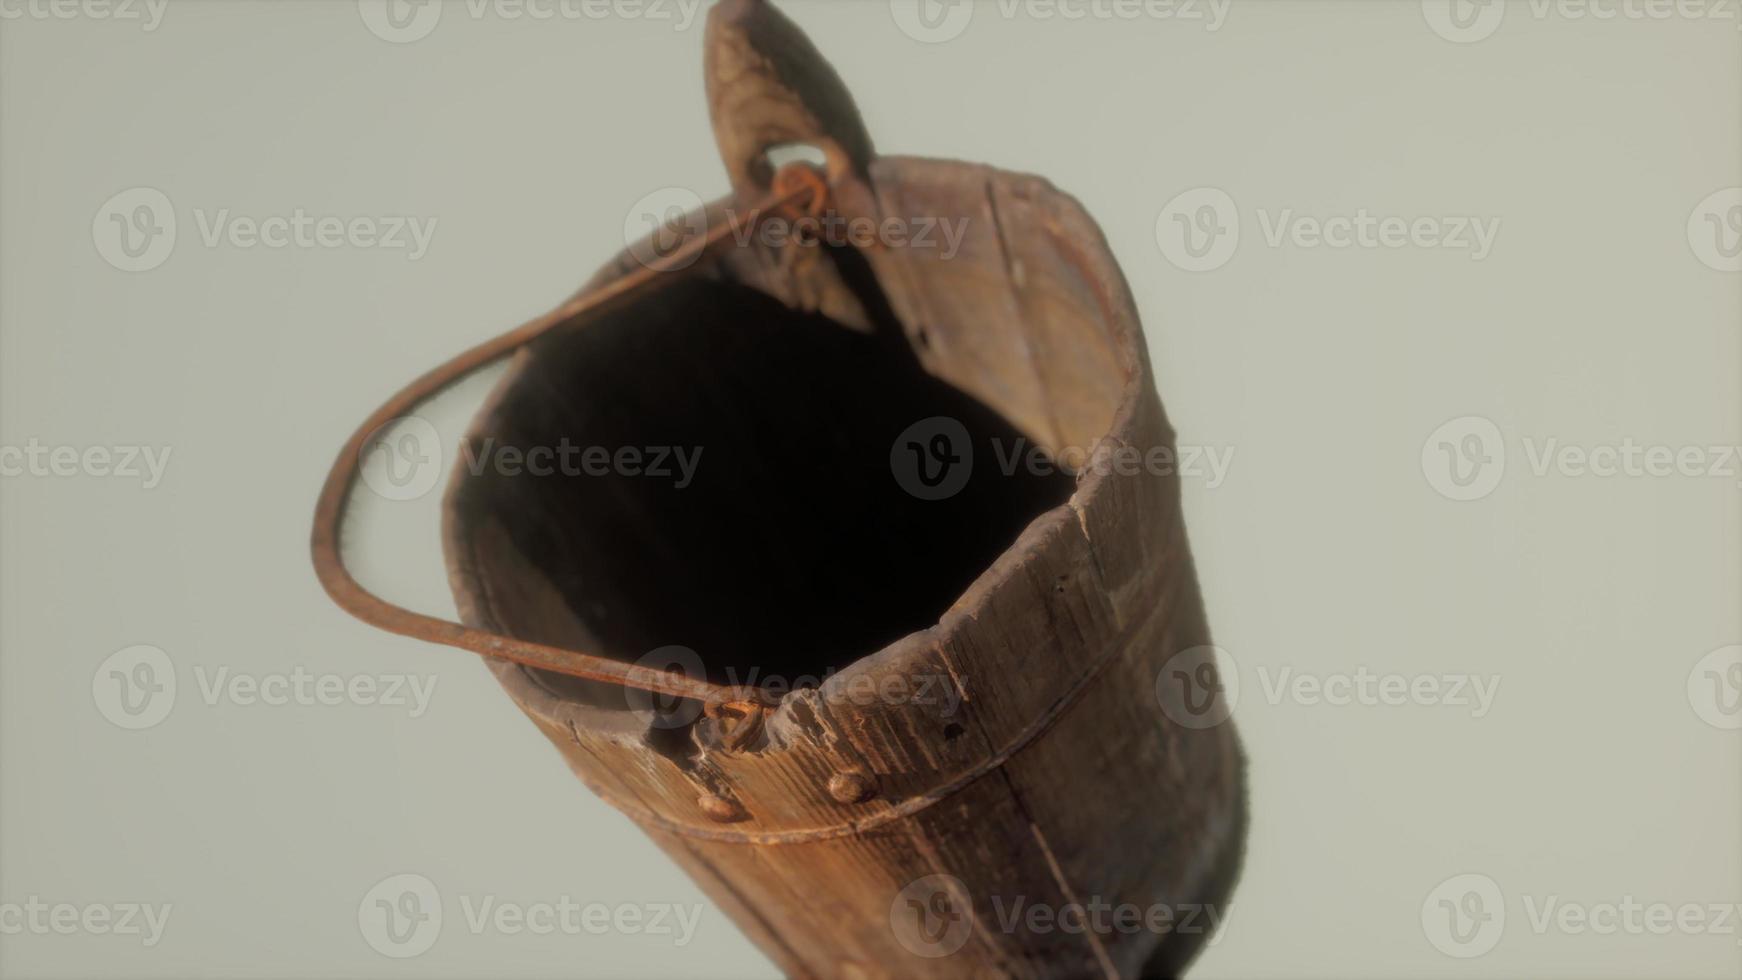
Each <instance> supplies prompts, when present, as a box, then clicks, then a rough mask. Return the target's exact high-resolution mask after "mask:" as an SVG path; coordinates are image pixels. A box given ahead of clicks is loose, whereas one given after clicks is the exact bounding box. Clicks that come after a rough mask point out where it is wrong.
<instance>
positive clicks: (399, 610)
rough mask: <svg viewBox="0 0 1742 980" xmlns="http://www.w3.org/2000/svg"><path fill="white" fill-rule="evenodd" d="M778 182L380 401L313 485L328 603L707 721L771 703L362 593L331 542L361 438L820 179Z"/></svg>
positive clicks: (336, 538) (745, 691)
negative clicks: (687, 701) (658, 252)
mask: <svg viewBox="0 0 1742 980" xmlns="http://www.w3.org/2000/svg"><path fill="white" fill-rule="evenodd" d="M782 177H783V179H782V180H781V181H780V182H779V183H780V184H781V185H782V187H783V191H781V192H776V193H773V194H770V195H767V196H766V197H761V198H760V199H759V200H758V202H757V203H756V204H755V205H754V206H753V207H751V208H749V209H748V210H747V211H746V212H744V213H743V214H734V215H732V216H731V217H730V220H728V221H727V222H725V223H722V224H720V225H719V226H718V227H714V228H711V229H709V230H708V232H707V233H706V234H704V235H700V236H698V237H696V238H693V239H691V240H690V241H688V242H686V243H684V244H683V245H682V246H681V247H679V248H678V249H676V250H675V251H673V252H672V253H671V254H669V255H667V256H665V257H664V258H663V259H661V260H660V261H658V262H656V263H651V264H647V265H644V266H642V267H640V268H638V269H635V270H634V271H632V272H629V273H627V274H625V275H623V276H622V277H620V278H618V279H615V280H613V281H611V282H610V283H607V284H605V285H603V286H601V287H599V288H597V289H593V290H589V291H587V292H585V293H582V294H581V295H579V296H576V297H575V298H574V299H572V300H569V301H568V302H567V303H564V304H563V305H562V306H559V307H557V308H556V309H554V310H552V311H551V312H549V313H546V314H545V315H544V316H541V317H539V318H538V319H536V320H533V321H532V322H530V323H527V324H525V325H523V326H520V327H517V328H516V329H514V330H511V331H509V332H508V333H505V334H502V335H501V336H499V337H496V338H495V339H493V340H487V341H485V342H484V343H482V344H479V345H478V346H476V347H473V348H472V349H471V350H468V351H466V352H464V353H462V354H460V355H459V356H458V357H455V358H453V359H452V360H450V361H448V362H447V363H446V364H443V365H441V366H440V367H438V368H435V369H434V370H432V371H429V372H428V373H426V374H424V375H423V376H422V377H419V378H418V379H417V380H415V381H413V382H411V383H410V384H408V385H406V386H405V387H404V388H402V389H400V390H399V391H398V392H397V393H396V394H394V395H393V397H391V398H389V399H388V400H387V403H386V404H384V405H382V406H381V407H380V408H378V409H376V410H375V412H374V413H373V414H372V415H370V416H369V417H368V418H367V419H365V420H364V421H363V424H362V425H360V426H358V427H357V431H356V432H354V433H352V435H351V438H350V439H349V440H347V441H346V443H345V447H344V448H343V449H341V450H340V451H339V457H338V459H336V460H335V461H334V462H333V466H332V469H331V470H329V471H328V472H327V479H326V483H325V484H324V485H323V486H322V487H321V495H320V501H319V503H318V504H317V505H316V507H315V520H314V532H313V534H312V536H311V538H310V548H311V550H312V552H313V556H314V565H315V574H316V575H318V576H319V577H320V580H321V585H322V586H323V587H324V588H325V589H326V590H327V594H328V595H330V596H332V598H333V601H334V602H336V603H338V604H339V606H340V607H342V608H343V609H344V610H345V611H346V612H349V613H350V614H351V615H353V616H355V617H357V618H358V619H361V620H362V621H363V622H365V623H368V624H370V625H371V626H376V627H379V628H381V629H384V630H386V631H388V632H390V633H397V634H399V635H401V636H408V637H411V638H413V639H418V640H427V641H429V642H432V643H440V644H444V645H446V646H451V647H458V648H460V649H462V650H470V651H472V652H473V653H478V654H482V655H483V656H486V657H495V658H497V659H500V660H509V661H513V662H514V663H518V664H524V665H526V666H528V667H536V668H538V669H540V670H549V671H554V672H556V673H559V674H567V675H569V676H571V677H580V678H584V679H586V680H590V681H600V682H603V683H606V684H615V685H618V686H620V687H628V688H636V689H639V690H643V691H652V692H654V693H657V694H665V695H670V696H673V697H680V698H692V699H694V700H697V701H700V702H702V703H703V704H704V705H706V706H707V708H708V711H709V714H710V715H715V716H717V712H718V711H720V710H721V709H730V710H731V711H733V712H736V713H743V712H746V711H749V712H751V713H755V710H756V709H759V708H762V707H768V706H772V705H773V704H775V703H778V699H777V698H776V697H775V696H774V695H772V694H770V693H768V692H766V691H763V690H762V689H760V688H754V687H727V686H724V685H720V684H714V683H711V682H709V681H705V680H698V679H695V678H691V677H687V676H685V675H682V674H673V673H669V672H666V671H662V670H653V669H651V668H648V667H641V666H637V665H635V664H627V663H623V662H622V661H619V660H612V659H609V658H607V657H602V656H599V655H598V654H594V653H585V652H582V651H579V650H566V649H563V648H561V647H553V646H546V645H544V644H540V643H530V642H527V641H525V640H519V639H515V638H514V637H511V636H503V635H501V634H498V633H492V632H489V631H487V630H480V629H475V628H473V627H470V626H466V625H465V624H463V623H456V622H453V621H451V620H446V619H441V618H439V617H436V616H427V615H424V614H422V613H418V612H413V611H412V610H410V609H406V608H404V607H403V606H398V605H394V604H393V603H391V602H388V601H387V600H385V599H383V598H381V597H380V596H378V595H376V594H374V593H373V592H370V591H369V590H368V589H366V588H364V587H363V586H362V584H360V583H359V582H358V581H357V580H356V578H355V577H353V576H352V575H351V572H350V569H348V568H347V567H346V566H345V558H344V554H343V552H342V550H341V548H340V541H341V535H342V534H343V532H344V528H345V517H346V515H347V512H348V506H347V505H348V503H349V500H350V496H351V492H352V490H353V488H354V487H355V486H356V483H357V478H358V475H359V474H360V472H361V469H362V457H363V453H364V451H365V449H366V448H367V443H368V441H369V438H370V436H372V435H373V434H374V433H375V432H376V431H377V430H379V429H381V428H382V427H383V426H385V425H387V424H389V423H391V422H393V421H395V420H396V419H399V418H401V417H403V416H405V415H408V414H410V413H411V412H412V411H414V410H415V409H416V408H417V407H418V406H419V405H421V404H423V403H424V402H426V401H428V400H429V399H431V398H433V397H435V396H436V395H438V394H440V393H441V392H442V391H444V390H446V389H447V388H448V387H449V386H451V385H453V384H454V383H455V382H457V381H460V380H461V379H463V378H465V377H467V376H468V375H470V374H472V373H473V372H475V371H477V370H479V369H481V368H483V367H485V366H487V365H489V364H492V363H494V362H496V361H498V360H500V359H501V358H503V357H506V356H507V355H509V354H512V353H514V352H515V351H517V350H519V349H520V348H521V347H523V346H525V345H526V344H528V343H531V342H532V341H533V340H535V339H537V338H538V337H540V336H542V335H543V334H544V333H545V332H547V331H549V330H552V329H555V328H557V327H562V326H569V327H576V326H580V325H581V324H583V323H584V322H585V321H587V320H590V319H592V318H594V317H598V316H601V315H603V314H605V313H607V312H609V311H610V310H611V309H613V308H615V307H617V306H620V305H621V304H622V303H624V302H626V301H628V300H629V299H632V298H634V297H635V296H637V295H639V294H641V293H643V292H645V291H647V290H648V289H649V288H650V286H651V285H652V284H654V283H656V282H658V281H659V278H660V277H661V276H664V275H682V274H684V270H685V269H686V268H688V267H690V266H692V265H693V264H694V263H695V259H696V258H697V257H698V256H699V255H701V254H702V253H704V252H706V251H707V250H709V249H711V248H713V247H714V246H715V245H717V244H718V243H719V242H721V241H724V240H726V239H727V238H728V237H730V236H735V235H741V234H742V233H743V229H744V228H745V227H746V226H749V227H752V228H753V227H754V226H755V225H756V224H757V223H759V222H760V221H761V220H762V219H763V218H764V217H766V216H768V215H769V214H772V213H775V212H777V211H781V210H784V209H786V208H789V207H792V206H794V205H797V204H800V203H801V202H802V203H808V204H810V205H813V206H814V205H815V204H816V199H817V195H818V194H819V190H818V187H819V185H820V181H815V180H809V181H807V180H793V179H789V178H786V177H785V175H784V174H783V175H782ZM807 199H809V200H808V202H807Z"/></svg>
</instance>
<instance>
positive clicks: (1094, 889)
mask: <svg viewBox="0 0 1742 980" xmlns="http://www.w3.org/2000/svg"><path fill="white" fill-rule="evenodd" d="M864 187H865V189H866V190H867V191H868V192H869V194H868V197H867V200H868V201H869V202H870V203H869V204H862V206H861V209H860V210H859V211H858V214H859V216H861V217H867V216H868V217H871V218H874V219H875V220H876V222H877V223H878V230H877V232H876V233H875V236H874V237H875V240H874V241H872V242H871V243H869V244H865V245H864V246H863V247H861V246H860V244H859V243H854V244H846V245H843V244H841V243H839V242H831V241H829V240H827V239H828V238H829V236H830V235H831V234H833V233H831V232H828V231H826V230H825V233H824V238H825V241H823V242H821V243H818V242H817V241H815V240H814V239H815V236H814V235H813V236H806V235H793V236H789V237H787V238H786V239H785V240H777V239H778V238H779V236H764V235H753V236H750V237H749V238H748V240H745V241H741V242H735V243H732V244H731V245H730V247H726V248H724V249H721V250H719V251H717V252H715V253H712V254H710V255H707V256H705V257H703V258H702V259H701V260H700V262H699V263H698V265H697V266H696V267H694V268H691V269H688V270H685V271H684V272H683V273H682V274H673V275H672V276H671V279H670V282H669V283H668V284H661V285H660V286H659V287H657V288H655V289H653V290H651V291H648V292H646V293H644V294H641V295H639V296H638V297H637V298H634V299H632V300H630V301H627V302H625V303H622V304H619V305H618V306H617V307H615V308H614V309H613V310H612V311H611V313H610V315H609V316H608V317H606V318H605V319H604V320H602V321H601V322H596V323H592V324H590V325H588V326H587V327H585V328H584V329H582V330H577V331H573V332H570V333H564V334H553V335H551V336H547V337H544V338H541V339H540V340H539V341H538V342H535V343H534V344H532V345H531V346H529V347H527V348H525V349H524V350H522V351H521V352H520V353H519V354H517V355H516V356H515V360H514V362H513V364H512V365H511V367H510V370H509V372H508V374H507V376H506V377H504V378H503V380H502V381H501V382H500V383H499V385H498V387H497V388H496V390H495V391H494V392H493V394H492V395H491V397H490V399H489V402H488V403H487V405H486V406H485V408H484V409H483V410H482V411H481V412H480V413H479V415H478V416H477V417H476V419H475V420H474V422H473V424H472V427H471V430H470V432H469V433H468V436H467V439H468V441H469V444H470V447H471V450H470V454H471V456H472V458H473V459H477V458H485V459H493V458H500V456H499V454H500V451H501V449H502V448H503V447H512V448H513V449H515V450H517V451H518V453H519V454H520V455H519V456H517V458H524V459H527V460H530V459H531V458H532V454H531V452H530V451H531V450H533V449H535V448H539V447H546V448H547V449H548V452H547V453H546V455H545V456H543V457H541V458H544V459H547V460H550V461H551V465H549V466H547V467H546V472H544V473H543V474H542V475H539V474H533V473H531V472H530V471H529V470H528V469H527V468H525V467H521V468H518V469H515V470H514V471H512V472H510V470H509V469H508V468H503V467H493V466H486V467H483V468H482V469H479V470H478V471H477V472H474V471H473V468H472V467H466V466H462V467H461V468H459V469H458V470H456V471H455V473H454V476H453V478H452V481H451V483H450V486H449V490H448V495H447V498H446V501H445V518H444V520H445V527H444V536H445V547H446V552H447V556H448V563H449V571H450V577H451V580H452V586H453V591H454V595H455V597H456V599H457V601H458V604H459V607H460V610H461V617H462V619H463V620H464V621H465V622H466V623H467V624H468V625H471V626H474V627H478V628H481V629H486V630H489V631H492V632H496V633H501V634H505V635H507V636H511V637H515V638H518V639H522V640H529V641H533V642H537V643H542V644H548V645H551V646H556V647H563V648H567V649H588V650H598V651H602V652H603V653H605V654H606V655H607V656H610V657H613V658H617V659H621V660H625V661H640V662H642V663H644V664H649V665H652V666H655V667H660V668H668V667H669V668H671V669H681V670H683V671H685V672H688V673H695V674H699V675H701V676H705V677H706V678H708V679H710V680H713V681H716V682H719V683H727V684H734V685H747V686H752V687H755V686H767V687H768V688H769V689H771V690H774V691H776V692H777V693H778V696H779V697H778V707H774V708H771V709H769V710H767V711H766V712H757V713H753V714H752V715H750V716H748V717H740V716H736V715H734V714H733V713H732V712H730V711H727V712H714V711H709V712H704V711H702V709H701V706H700V705H698V704H695V703H693V702H681V701H673V700H671V699H663V698H655V697H652V696H649V695H642V694H638V693H636V692H631V691H626V690H625V689H624V688H620V687H615V686H611V685H606V684H600V683H596V682H592V681H586V680H580V679H577V678H574V677H570V676H564V675H561V674H555V673H549V672H545V671H541V670H538V669H535V668H530V667H526V666H522V665H519V664H515V663H509V662H507V661H502V660H492V661H490V666H491V669H492V670H493V671H495V673H496V675H497V677H498V679H499V680H500V682H501V683H502V685H503V687H504V688H505V689H506V690H507V692H508V693H509V695H510V696H511V697H513V698H514V700H515V701H516V703H517V704H519V706H520V707H521V708H522V709H523V710H524V711H525V712H526V714H527V715H528V717H530V718H531V719H532V721H533V722H534V723H535V724H536V725H537V726H538V727H539V728H540V730H542V731H543V732H544V733H545V735H546V736H547V737H548V738H549V739H550V741H551V742H552V743H554V744H555V745H556V747H557V748H558V750H559V751H560V752H561V753H562V755H563V757H564V758H565V759H566V760H567V761H568V763H569V766H570V768H571V769H572V770H573V771H574V773H575V774H576V775H578V776H579V777H580V778H581V779H582V780H583V781H584V782H585V783H586V784H587V785H588V786H589V787H590V788H591V789H592V790H593V791H594V792H595V793H597V794H598V795H599V796H601V797H603V798H604V799H605V800H607V801H608V802H609V803H610V804H611V805H613V806H614V807H616V808H618V809H619V810H621V811H623V812H624V813H625V814H627V815H628V816H629V817H631V818H632V819H633V820H635V821H636V822H637V823H638V824H639V825H640V826H641V827H642V829H643V830H645V831H646V832H647V833H648V834H649V835H650V836H651V837H652V838H653V839H654V840H656V841H657V842H658V843H659V844H660V845H661V847H662V848H664V849H665V851H666V852H667V853H669V854H670V855H671V856H672V858H673V859H674V860H676V861H677V862H678V863H679V864H680V865H682V866H683V867H684V868H685V869H686V870H687V871H688V872H689V873H690V874H691V875H692V876H693V877H694V878H695V879H696V881H697V882H698V883H699V884H700V886H701V887H702V888H703V889H704V890H705V891H706V892H707V893H708V894H709V895H710V896H711V897H712V898H713V900H714V901H715V902H716V903H717V904H718V905H719V907H720V908H721V909H723V910H724V911H726V912H727V913H728V914H730V915H731V916H732V918H733V919H734V920H735V921H736V923H737V924H738V925H739V926H740V928H742V929H743V930H744V931H745V932H746V933H747V934H748V935H749V936H750V937H751V938H752V939H753V940H754V941H756V942H757V943H758V944H759V945H760V946H761V948H762V949H763V950H765V951H766V952H767V954H768V955H769V956H770V957H771V958H773V959H774V960H775V962H776V963H778V964H779V965H780V966H781V967H782V968H783V969H784V970H785V971H786V972H788V973H789V974H790V975H793V976H816V977H854V976H862V977H873V976H876V977H882V976H891V977H894V976H901V977H933V976H936V977H946V976H948V977H961V976H1035V977H1076V976H1156V975H1171V974H1173V973H1175V972H1177V971H1178V970H1180V969H1181V968H1182V967H1183V966H1184V964H1185V963H1186V962H1187V961H1188V960H1189V959H1190V958H1191V956H1192V955H1193V954H1194V953H1195V952H1196V951H1197V950H1198V948H1199V947H1200V946H1201V944H1202V943H1203V942H1204V941H1205V940H1206V939H1207V938H1208V934H1209V926H1210V924H1211V923H1213V922H1215V921H1218V920H1219V917H1220V914H1221V911H1222V910H1223V909H1224V908H1225V903H1226V900H1227V895H1228V893H1229V891H1230V889H1231V887H1232V884H1233V881H1234V878H1235V876H1236V874H1237V869H1238V864H1239V859H1240V853H1241V846H1242V841H1243V838H1244V831H1245V822H1246V817H1245V804H1244V799H1245V798H1244V788H1243V762H1242V757H1241V753H1240V749H1239V746H1238V742H1237V739H1236V737H1235V733H1234V730H1233V726H1232V724H1231V723H1230V722H1229V721H1228V719H1227V708H1228V705H1226V704H1225V703H1223V701H1222V698H1221V689H1220V683H1219V680H1218V679H1217V677H1216V673H1215V671H1216V667H1215V660H1214V657H1213V656H1211V655H1210V654H1209V652H1207V651H1208V645H1209V644H1210V642H1211V639H1210V632H1209V628H1208V625H1207V623H1206V620H1205V616H1204V610H1203V604H1202V601H1201V598H1200V595H1199V590H1198V583H1197V578H1196V575H1195V572H1194V569H1193V565H1192V560H1191V554H1190V550H1189V547H1188V543H1187V538H1186V533H1185V529H1184V524H1183V522H1182V518H1181V511H1180V496H1179V480H1178V476H1177V468H1176V467H1174V466H1172V465H1171V461H1172V460H1174V458H1175V457H1174V456H1173V453H1174V449H1175V447H1174V435H1173V432H1172V429H1171V428H1170V426H1169V424H1168V421H1167V418H1166V416H1165V414H1164V412H1163V410H1162V407H1161V403H1160V400H1159V398H1158V397H1157V394H1156V391H1155V384H1154V379H1153V376H1152V373H1151V369H1150V363H1149V356H1148V353H1147V351H1146V348H1145V344H1144V341H1143V336H1142V332H1141V327H1140V324H1139V322H1138V318H1137V315H1136V312H1135V309H1134V307H1133V303H1132V301H1131V297H1130V293H1129V290H1128V288H1127V286H1126V284H1125V281H1124V279H1123V277H1122V275H1121V273H1120V271H1119V269H1118V266H1117V264H1116V263H1115V261H1114V260H1113V258H1112V256H1111V255H1110V254H1109V252H1108V250H1107V247H1106V245H1105V242H1104V240H1103V237H1102V235H1101V233H1100V231H1099V229H1098V228H1097V227H1096V226H1095V224H1094V223H1093V221H1092V220H1091V219H1090V218H1089V217H1088V216H1087V215H1086V214H1085V213H1084V212H1083V210H1082V208H1081V207H1080V206H1079V205H1078V204H1077V203H1076V202H1075V201H1074V200H1073V199H1071V198H1069V197H1067V196H1066V195H1064V194H1061V193H1059V192H1058V191H1056V190H1054V189H1053V188H1052V187H1051V186H1050V185H1049V184H1048V183H1046V182H1045V181H1043V180H1041V179H1038V178H1033V177H1027V176H1021V175H1016V174H1010V173H1006V172H1002V171H998V170H995V169H992V168H988V167H984V166H978V165H971V164H963V163H953V162H941V161H932V160H924V159H916V158H904V157H883V158H878V159H876V160H874V161H872V162H871V163H870V164H869V165H868V167H867V169H866V172H865V174H864ZM743 206H745V205H744V202H743V201H742V200H741V199H740V197H732V198H727V199H725V200H722V201H718V202H715V203H714V204H711V205H708V206H707V208H706V209H705V210H704V211H703V212H700V213H697V214H692V215H689V216H687V217H686V219H685V220H686V223H690V224H693V225H695V226H697V227H707V226H709V225H711V224H714V223H717V222H720V221H724V220H730V216H731V215H730V212H731V211H732V210H733V209H735V208H739V207H743ZM861 227H863V226H861ZM895 231H899V233H900V237H899V240H897V237H896V235H895V234H894V233H893V232H895ZM922 232H923V236H924V239H925V241H926V242H929V243H931V244H930V245H926V244H920V243H918V240H919V239H920V238H921V237H922ZM657 234H659V233H656V235H657ZM807 237H808V238H809V240H806V239H807ZM660 247H661V245H660V242H659V241H658V240H657V237H653V238H650V240H649V241H647V242H643V243H640V244H638V245H637V246H635V247H632V248H631V249H629V250H628V251H626V252H625V253H624V254H623V255H621V256H619V257H618V259H617V260H615V261H614V262H612V263H611V264H610V265H608V266H607V268H606V269H604V270H602V271H601V272H600V273H599V274H598V275H597V276H596V277H595V279H594V280H593V282H591V283H589V284H588V286H587V288H588V289H596V288H598V287H600V286H602V285H605V284H607V283H609V282H610V281H612V280H613V279H615V278H616V277H618V276H620V275H622V274H623V273H624V272H626V271H628V270H631V269H634V268H635V267H636V264H637V262H638V261H640V260H641V259H642V258H644V257H645V256H646V255H647V254H648V253H649V251H650V250H657V249H658V248H660ZM629 450H633V452H632V453H631V452H628V451H629ZM661 451H663V453H664V466H663V468H659V467H655V466H654V457H656V456H658V455H660V453H661ZM493 454H496V455H493ZM564 459H567V460H568V463H567V464H564V463H563V462H561V461H562V460H564ZM685 461H687V463H686V462H685ZM686 466H687V470H686ZM655 469H660V472H658V473H656V472H654V470H655ZM552 471H554V472H552ZM631 471H633V472H631ZM686 472H687V473H688V478H687V480H686V477H685V474H686ZM662 474H663V475H662ZM680 484H681V485H680ZM575 846H576V847H577V848H579V847H584V846H585V845H584V844H580V843H577V844H576V845H575ZM1037 908H1038V909H1042V910H1046V911H1042V912H1039V913H1036V912H1034V910H1035V909H1037ZM1101 908H1107V909H1114V910H1119V909H1131V910H1135V912H1136V915H1137V916H1138V920H1137V921H1136V923H1133V921H1132V919H1131V916H1130V915H1129V914H1127V913H1117V914H1113V913H1106V912H1101V913H1097V912H1096V910H1097V909H1101ZM1085 911H1086V912H1087V913H1088V914H1089V916H1090V918H1089V919H1088V925H1089V928H1086V929H1084V928H1071V927H1070V926H1069V925H1068V923H1069V917H1070V916H1071V915H1073V914H1077V915H1081V914H1083V913H1084V912H1085Z"/></svg>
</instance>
